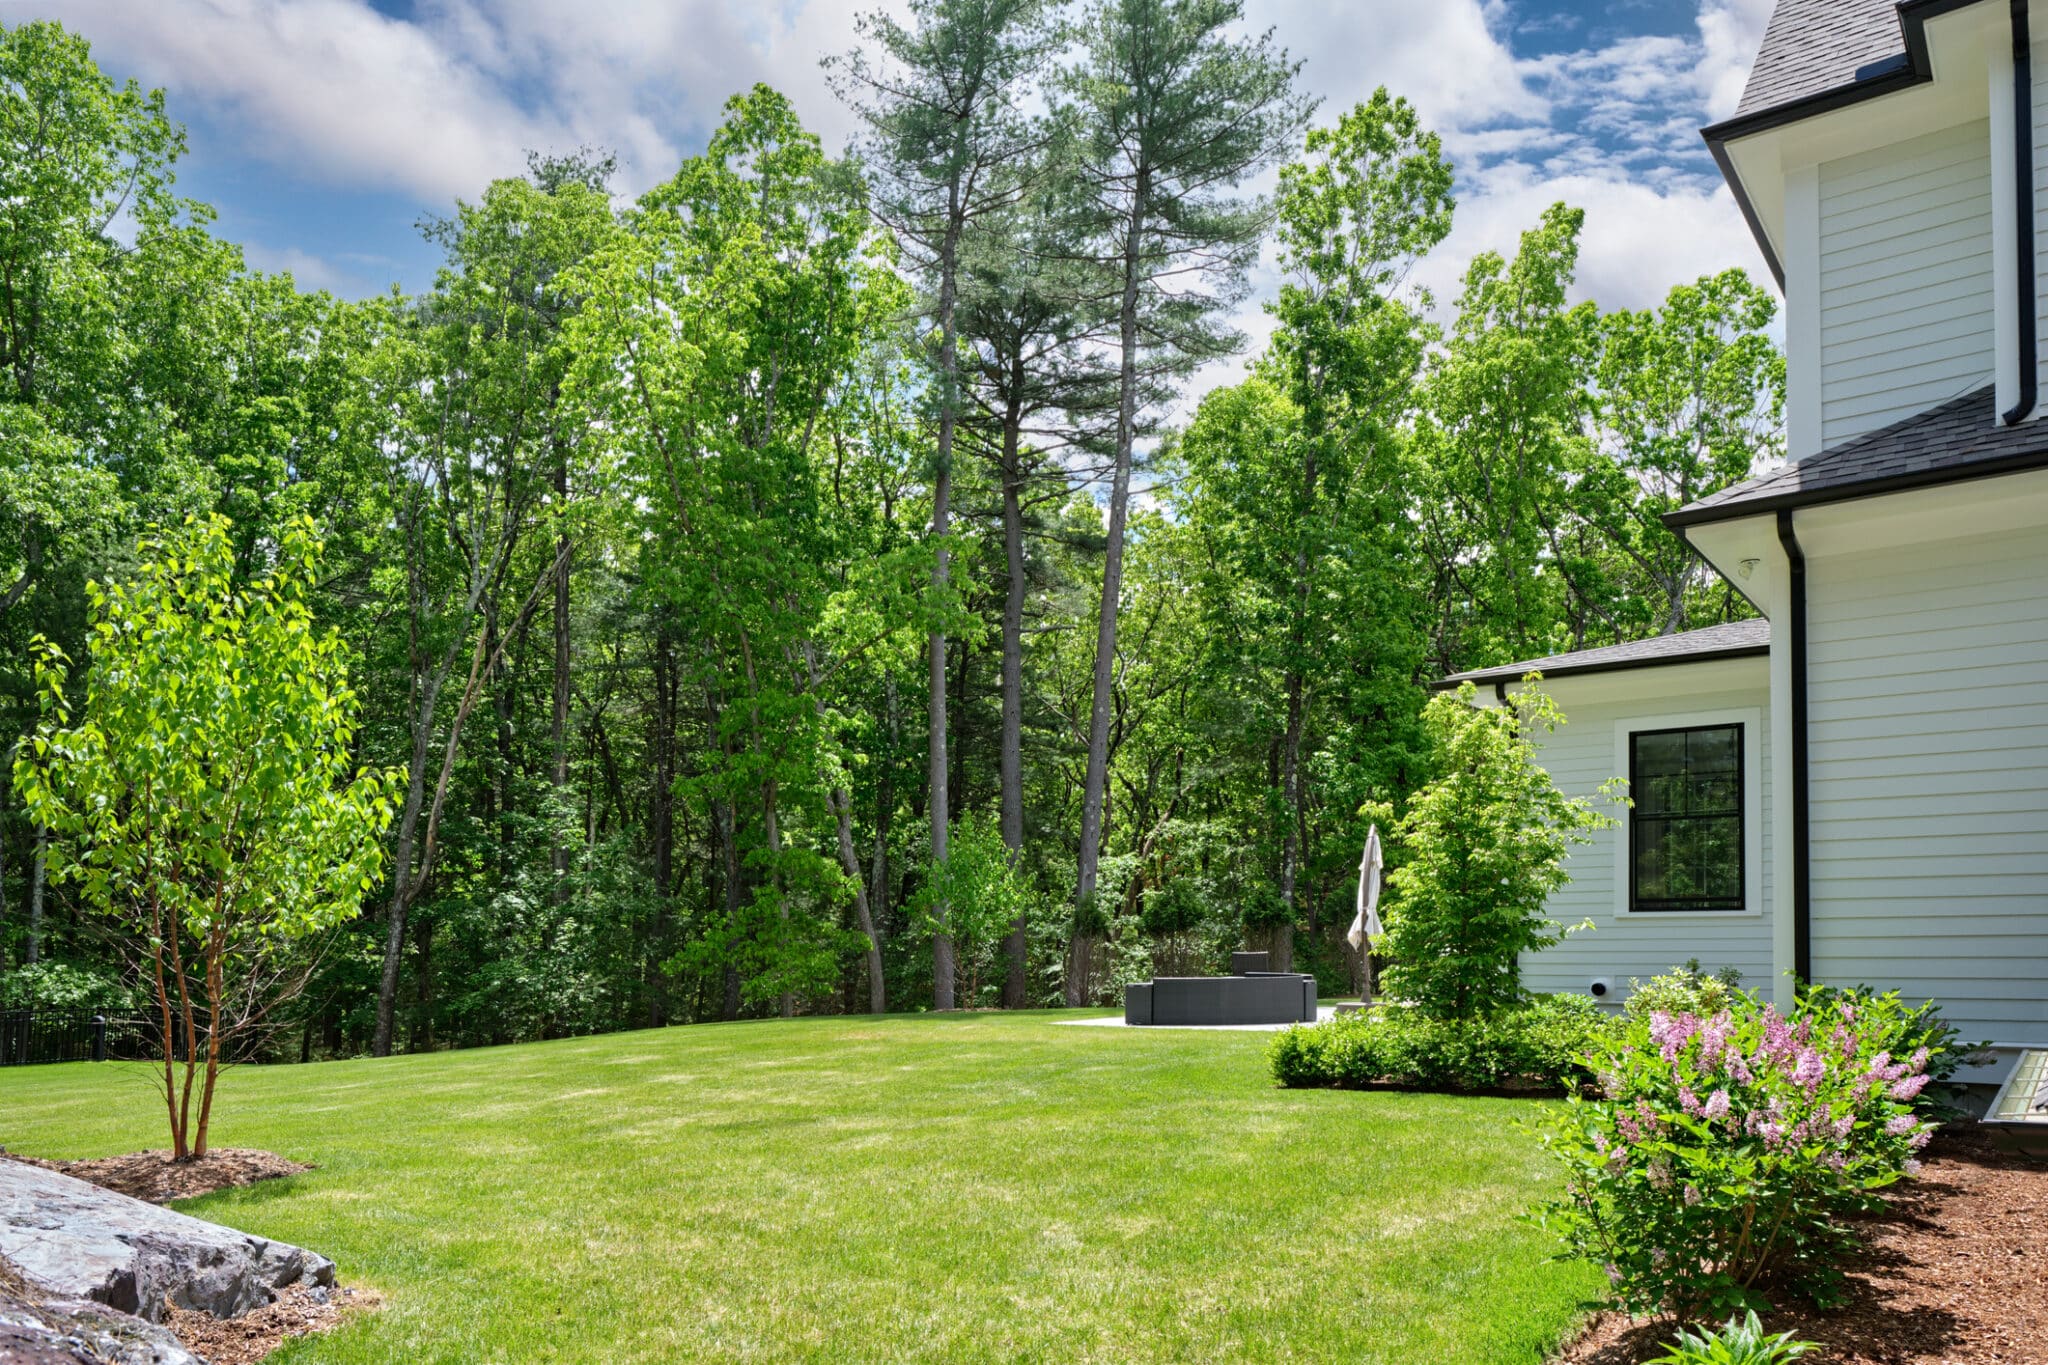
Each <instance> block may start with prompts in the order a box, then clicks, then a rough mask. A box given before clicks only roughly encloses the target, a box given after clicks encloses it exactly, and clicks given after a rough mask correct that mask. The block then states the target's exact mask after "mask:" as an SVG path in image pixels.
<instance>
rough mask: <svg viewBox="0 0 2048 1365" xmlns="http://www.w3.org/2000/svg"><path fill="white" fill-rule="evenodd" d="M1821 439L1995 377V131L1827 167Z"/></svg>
mask: <svg viewBox="0 0 2048 1365" xmlns="http://www.w3.org/2000/svg"><path fill="white" fill-rule="evenodd" d="M1819 294H1820V310H1821V321H1820V351H1821V355H1820V383H1821V439H1822V446H1823V448H1826V447H1831V446H1835V445H1838V444H1840V443H1841V442H1843V441H1845V440H1847V439H1849V438H1850V437H1852V436H1856V435H1859V434H1861V433H1862V432H1866V431H1872V430H1875V429H1876V428H1878V427H1881V426H1884V425H1886V424H1887V423H1890V422H1893V421H1896V420H1898V419H1899V418H1901V417H1910V416H1912V415H1913V414H1915V413H1918V412H1922V411H1924V410H1926V409H1927V408H1930V407H1933V406H1935V405H1936V404H1938V403H1941V402H1944V401H1946V400H1948V399H1950V398H1955V397H1958V396H1960V395H1962V394H1965V393H1968V392H1969V391H1970V390H1972V389H1974V388H1978V387H1980V386H1982V385H1985V384H1988V383H1990V382H1991V377H1992V369H1993V365H1994V363H1995V355H1994V351H1995V348H1996V344H1997V333H1996V329H1995V328H1994V326H1993V322H1992V252H1991V131H1990V123H1989V121H1988V120H1979V121H1977V122H1975V123H1968V124H1964V125H1962V126H1960V127H1956V128H1945V129H1943V130H1941V131H1940V132H1936V133H1929V134H1927V135H1926V136H1924V137H1917V138H1913V139H1911V140H1910V141H1906V142H1900V143H1895V144H1893V145H1892V146H1889V147H1883V148H1879V149H1878V150H1876V151H1872V152H1864V153H1861V154H1860V155H1857V156H1852V157H1846V158H1844V159H1842V160H1839V161H1830V162H1827V163H1825V164H1824V165H1822V167H1821V168H1820V290H1819Z"/></svg>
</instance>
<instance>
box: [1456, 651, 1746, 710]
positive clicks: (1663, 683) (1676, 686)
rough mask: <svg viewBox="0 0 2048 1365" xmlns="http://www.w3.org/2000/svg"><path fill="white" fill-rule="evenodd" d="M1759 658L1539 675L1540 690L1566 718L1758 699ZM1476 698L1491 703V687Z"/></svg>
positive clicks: (1516, 686) (1511, 688) (1516, 687)
mask: <svg viewBox="0 0 2048 1365" xmlns="http://www.w3.org/2000/svg"><path fill="white" fill-rule="evenodd" d="M1766 665H1767V661H1766V659H1765V656H1763V655H1761V654H1752V655H1742V656H1738V657H1736V658H1732V659H1727V658H1723V659H1701V660H1698V661H1697V662H1694V663H1663V664H1647V665H1645V666H1643V667H1641V668H1617V669H1612V670H1610V671H1607V672H1603V673H1566V674H1564V675H1562V676H1560V677H1556V678H1545V679H1544V680H1543V682H1542V689H1543V691H1545V692H1547V693H1549V694H1550V696H1551V697H1553V698H1555V699H1556V701H1557V704H1558V706H1559V708H1560V709H1562V710H1563V711H1564V714H1565V718H1566V722H1567V723H1569V722H1570V718H1571V714H1572V708H1573V707H1574V706H1608V705H1613V704H1617V703H1621V704H1625V703H1630V702H1661V703H1665V706H1664V709H1665V710H1671V711H1676V710H1680V709H1683V707H1684V704H1685V703H1684V698H1686V697H1705V696H1715V695H1722V694H1726V693H1730V692H1752V693H1755V694H1756V696H1757V698H1758V699H1759V700H1760V701H1761V700H1762V699H1763V698H1764V696H1765V694H1766V691H1767V689H1768V687H1769V682H1770V674H1769V670H1768V668H1767V666H1766ZM1522 690H1524V689H1523V686H1522V684H1521V683H1518V682H1516V683H1509V684H1508V687H1507V691H1508V695H1509V696H1513V695H1514V694H1515V693H1517V692H1520V691H1522ZM1479 700H1480V701H1481V702H1482V703H1483V704H1486V705H1492V704H1493V702H1494V697H1493V689H1492V688H1491V687H1483V688H1481V689H1480V691H1479Z"/></svg>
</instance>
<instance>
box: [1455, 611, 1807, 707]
mask: <svg viewBox="0 0 2048 1365" xmlns="http://www.w3.org/2000/svg"><path fill="white" fill-rule="evenodd" d="M1770 645H1771V623H1770V622H1769V621H1766V620H1764V619H1763V618H1762V617H1760V616H1759V617H1757V618H1755V619H1754V620H1749V621H1730V622H1727V623H1726V624H1724V625H1718V626H1706V627H1704V628H1702V629H1700V630H1686V631H1680V632H1679V633H1678V634H1676V635H1659V636H1657V637H1656V638H1655V639H1651V640H1634V641H1631V642H1630V643H1628V644H1625V645H1604V646H1602V647H1601V648H1599V649H1581V650H1578V651H1575V652H1574V653H1571V654H1553V655H1551V656H1550V657H1549V658H1547V659H1528V660H1524V661H1523V662H1521V663H1517V664H1502V665H1501V666H1500V667H1498V668H1479V669H1474V670H1472V671H1471V672H1469V673H1453V674H1452V675H1451V676H1450V677H1448V678H1445V679H1444V680H1443V681H1442V682H1440V683H1438V684H1437V688H1438V690H1439V691H1441V690H1443V689H1446V688H1451V687H1456V686H1457V685H1458V684H1459V683H1465V682H1472V683H1496V682H1520V681H1521V680H1522V678H1523V677H1524V676H1526V675H1527V674H1529V673H1532V672H1533V673H1541V674H1542V675H1543V676H1544V677H1546V678H1558V677H1568V676H1570V675H1571V674H1574V673H1612V672H1615V671H1618V670H1620V669H1624V668H1651V667H1655V666H1656V665H1658V664H1690V663H1698V662H1700V661H1701V660H1703V659H1716V658H1730V657H1736V656H1740V655H1745V654H1761V653H1763V652H1764V651H1766V650H1767V649H1769V648H1770Z"/></svg>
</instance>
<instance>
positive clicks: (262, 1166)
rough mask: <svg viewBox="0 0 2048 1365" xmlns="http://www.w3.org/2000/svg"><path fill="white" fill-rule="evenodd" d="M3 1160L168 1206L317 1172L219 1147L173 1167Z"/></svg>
mask: <svg viewBox="0 0 2048 1365" xmlns="http://www.w3.org/2000/svg"><path fill="white" fill-rule="evenodd" d="M0 1157H5V1158H6V1159H7V1160H9V1161H20V1162H24V1163H26V1164H27V1165H30V1166H40V1167H42V1168H43V1169H44V1170H46V1171H55V1172H57V1173H58V1174H59V1175H68V1176H74V1177H76V1178H77V1179H79V1180H87V1181H91V1182H92V1183H93V1184H95V1185H99V1186H101V1187H103V1188H105V1189H109V1190H113V1191H115V1192H116V1193H118V1194H125V1195H128V1196H129V1197H130V1198H134V1199H146V1200H148V1201H149V1202H150V1203H152V1204H164V1203H168V1202H169V1201H171V1200H173V1199H197V1198H198V1197H199V1196H200V1195H202V1194H212V1193H213V1192H214V1191H215V1190H225V1189H227V1188H229V1187H230V1186H234V1185H253V1184H255V1183H256V1182H257V1181H259V1180H270V1179H273V1178H275V1177H277V1176H281V1175H297V1174H299V1173H300V1172H301V1171H310V1170H312V1169H313V1168H312V1167H311V1166H309V1165H307V1164H306V1163H305V1162H303V1161H292V1160H290V1159H289V1158H286V1157H281V1156H279V1155H277V1153H275V1152H259V1151H257V1150H256V1149H254V1148H253V1147H216V1148H215V1149H214V1150H212V1151H210V1152H208V1153H207V1154H206V1155H205V1156H203V1157H200V1158H198V1159H197V1160H195V1161H173V1160H171V1154H170V1153H169V1152H129V1153H127V1154H125V1155H123V1156H102V1157H93V1158H91V1159H89V1160H84V1161H44V1160H41V1159H39V1158H37V1157H32V1156H17V1155H15V1154H14V1153H12V1152H9V1151H7V1150H6V1149H5V1148H0Z"/></svg>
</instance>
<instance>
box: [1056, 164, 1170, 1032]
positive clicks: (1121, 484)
mask: <svg viewBox="0 0 2048 1365" xmlns="http://www.w3.org/2000/svg"><path fill="white" fill-rule="evenodd" d="M1150 191H1151V186H1150V182H1149V179H1148V176H1147V174H1146V172H1145V171H1144V170H1142V169H1141V170H1140V171H1139V172H1138V177H1137V183H1136V186H1135V187H1134V190H1133V192H1132V195H1131V212H1130V217H1129V219H1128V221H1127V222H1126V223H1125V237H1124V259H1123V272H1124V279H1123V286H1124V288H1123V301H1122V303H1121V305H1120V307H1119V309H1118V313H1117V333H1118V338H1119V341H1120V343H1121V360H1120V362H1119V366H1118V375H1117V412H1116V468H1115V472H1114V474H1113V476H1112V477H1111V479H1110V485H1109V534H1108V543H1107V545H1106V546H1105V547H1104V550H1103V559H1102V607H1101V611H1100V612H1099V613H1098V614H1097V616H1096V625H1095V677H1094V698H1093V701H1092V703H1091V705H1090V706H1089V708H1088V769H1087V776H1086V778H1085V779H1084V780H1083V784H1082V788H1081V849H1080V859H1079V866H1078V868H1077V870H1076V872H1077V874H1076V876H1075V879H1074V908H1075V912H1076V915H1077V916H1078V915H1080V914H1082V913H1086V914H1088V915H1089V916H1090V917H1091V918H1092V917H1093V915H1094V902H1095V878H1096V869H1097V867H1098V864H1099V862H1100V859H1101V854H1102V802H1103V790H1104V788H1105V787H1106V786H1107V784H1108V778H1109V712H1110V706H1111V702H1112V701H1113V700H1114V697H1113V689H1114V687H1115V669H1116V627H1117V613H1118V611H1119V610H1120V607H1121V604H1122V600H1123V585H1124V523H1125V521H1126V519H1127V517H1128V515H1129V510H1130V501H1131V445H1132V442H1133V440H1134V439H1135V436H1136V428H1137V423H1138V272H1139V245H1140V238H1141V236H1142V234H1143V232H1144V227H1145V220H1146V218H1147V216H1148V214H1149V211H1150V205H1149V204H1148V202H1147V201H1148V199H1149V198H1150ZM1093 928H1094V926H1093V925H1092V924H1087V923H1077V925H1076V927H1075V932H1074V935H1073V941H1072V944H1071V947H1070V951H1069V960H1068V963H1067V987H1066V998H1067V1003H1068V1004H1069V1005H1080V1004H1083V1003H1085V1002H1086V1000H1087V998H1088V993H1089V992H1088V965H1089V960H1090V958H1091V957H1092V956H1093V954H1094V951H1095V939H1094V934H1093V933H1092V932H1091V931H1092V930H1093Z"/></svg>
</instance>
